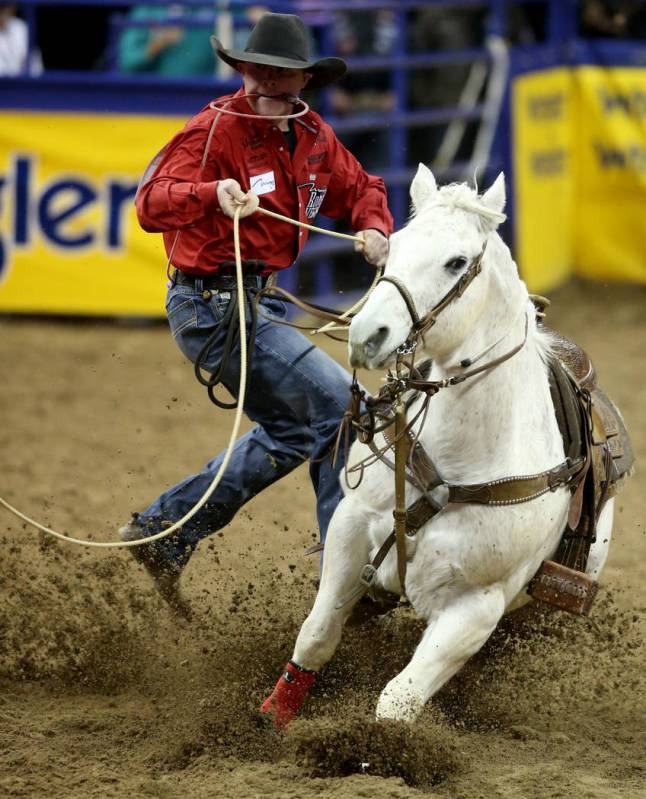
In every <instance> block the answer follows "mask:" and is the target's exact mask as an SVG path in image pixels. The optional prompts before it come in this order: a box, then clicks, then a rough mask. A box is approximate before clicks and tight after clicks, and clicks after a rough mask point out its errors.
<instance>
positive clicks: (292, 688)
mask: <svg viewBox="0 0 646 799" xmlns="http://www.w3.org/2000/svg"><path fill="white" fill-rule="evenodd" d="M365 530H366V509H365V508H363V507H362V506H361V505H359V504H358V503H356V502H354V501H353V498H352V497H346V498H344V499H343V500H342V501H341V503H340V504H339V506H338V508H337V509H336V511H335V513H334V516H333V517H332V521H331V523H330V528H329V530H328V534H327V538H326V541H325V555H324V558H323V573H322V575H321V585H320V588H319V590H318V594H317V596H316V600H315V602H314V607H313V608H312V610H311V612H310V614H309V616H308V617H307V619H306V620H305V622H304V623H303V626H302V627H301V630H300V632H299V634H298V638H297V640H296V646H295V648H294V655H293V657H292V659H291V660H290V662H289V663H288V664H287V667H286V669H285V671H284V672H283V675H282V676H281V677H280V679H279V680H278V682H277V683H276V687H275V688H274V690H273V692H272V694H271V696H270V697H269V698H268V699H266V700H265V702H263V704H262V706H261V708H260V709H261V711H262V712H268V713H271V714H272V715H273V717H274V720H275V722H276V725H277V726H278V727H281V728H284V727H286V726H287V724H289V722H290V721H291V720H292V718H294V716H295V715H296V713H297V712H298V710H299V709H300V707H301V705H302V704H303V701H304V700H305V696H306V695H307V692H308V690H309V688H310V687H311V685H312V683H313V682H314V679H315V675H316V672H317V671H319V670H320V669H321V668H322V667H323V666H324V665H325V664H326V663H327V662H328V661H329V660H330V659H331V658H332V655H333V654H334V651H335V650H336V648H337V646H338V645H339V641H340V640H341V633H342V630H343V624H344V623H345V621H346V619H347V618H348V616H349V615H350V612H351V611H352V608H353V607H354V605H355V604H356V602H357V599H358V598H359V597H358V596H356V597H354V598H353V599H352V600H350V601H348V602H346V603H344V604H343V605H342V606H341V607H337V605H339V604H340V600H341V599H342V598H344V597H345V596H346V595H348V594H349V592H351V590H352V589H353V588H354V587H355V586H356V585H357V584H358V581H359V572H360V570H361V567H362V566H363V565H364V564H365V563H367V561H368V555H369V551H370V545H369V541H368V536H367V533H366V532H365Z"/></svg>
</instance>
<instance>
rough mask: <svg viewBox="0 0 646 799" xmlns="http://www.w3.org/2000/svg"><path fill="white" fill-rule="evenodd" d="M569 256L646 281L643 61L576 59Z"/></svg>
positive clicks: (605, 272) (616, 275) (593, 268)
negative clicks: (609, 64)
mask: <svg viewBox="0 0 646 799" xmlns="http://www.w3.org/2000/svg"><path fill="white" fill-rule="evenodd" d="M577 93H578V104H579V107H580V109H581V113H580V117H579V119H580V129H579V130H578V131H577V141H578V143H579V146H578V149H577V154H578V163H577V202H576V207H575V227H576V231H577V236H576V241H575V253H574V263H575V270H576V272H577V273H578V274H581V275H585V276H587V277H591V278H608V279H614V280H630V281H639V282H642V283H646V224H645V219H646V68H628V67H621V68H619V67H613V68H610V69H608V68H602V67H591V66H586V67H579V68H578V69H577Z"/></svg>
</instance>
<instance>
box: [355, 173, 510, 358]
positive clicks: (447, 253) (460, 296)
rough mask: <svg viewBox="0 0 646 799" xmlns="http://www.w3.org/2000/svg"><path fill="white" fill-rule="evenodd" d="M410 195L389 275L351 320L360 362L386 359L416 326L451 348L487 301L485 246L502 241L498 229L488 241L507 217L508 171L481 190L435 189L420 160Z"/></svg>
mask: <svg viewBox="0 0 646 799" xmlns="http://www.w3.org/2000/svg"><path fill="white" fill-rule="evenodd" d="M410 195H411V200H412V205H413V215H412V218H411V220H410V221H409V223H408V224H407V225H406V226H405V227H404V228H403V229H402V230H400V231H398V232H397V233H395V234H393V236H392V237H391V239H390V254H389V256H388V263H387V264H386V270H385V273H384V276H383V277H382V279H381V281H380V282H379V284H378V285H377V286H376V288H375V290H374V291H373V293H372V294H371V295H370V297H369V298H368V300H367V302H366V304H365V305H364V307H363V308H362V309H361V311H360V312H359V313H358V314H357V316H356V317H355V318H354V319H353V321H352V325H351V326H350V339H349V355H350V363H351V364H352V366H355V367H358V366H365V367H367V368H369V369H375V368H380V367H383V366H386V365H387V364H389V363H390V362H391V361H392V360H393V358H394V356H395V353H396V351H397V349H398V347H400V346H401V345H402V344H403V343H404V342H405V341H406V340H407V339H408V337H409V335H410V334H411V333H415V332H417V333H418V334H420V335H421V334H422V333H423V338H424V347H425V349H426V350H427V351H428V352H429V353H430V354H431V355H433V356H434V357H441V356H442V355H448V354H450V353H451V352H453V351H455V350H456V348H457V347H458V346H459V345H460V343H461V342H462V341H463V340H464V339H465V338H466V336H467V335H468V334H469V332H470V330H471V329H472V327H473V325H474V323H475V322H476V320H477V319H478V317H479V316H480V314H481V313H482V309H483V308H484V306H485V303H486V298H487V293H488V286H489V283H490V275H489V274H488V272H489V271H490V270H489V269H488V268H487V267H486V266H485V264H486V263H487V262H488V260H491V259H487V258H486V257H485V248H487V252H488V254H489V253H490V251H491V250H492V249H496V248H500V247H501V246H503V245H502V242H501V241H500V238H499V237H498V236H497V235H496V236H495V239H496V241H495V242H490V241H489V239H490V238H494V237H493V236H492V234H494V233H495V230H496V228H497V227H498V224H499V223H500V222H502V221H504V219H505V216H504V214H503V212H502V211H503V208H504V205H505V182H504V176H503V174H502V173H501V174H500V175H499V176H498V178H497V179H496V181H495V182H494V183H493V185H492V186H491V188H490V189H489V190H488V191H486V192H485V193H484V194H482V195H480V196H479V195H478V194H477V192H476V191H474V190H473V189H471V188H469V186H467V185H466V184H453V185H450V186H445V187H443V188H440V189H438V187H437V184H436V182H435V178H434V177H433V173H432V172H431V171H430V169H428V167H426V166H424V165H423V164H420V165H419V169H418V170H417V174H416V175H415V178H414V179H413V182H412V184H411V187H410ZM508 260H509V261H511V259H510V258H509V259H508ZM483 267H484V268H483ZM480 270H482V274H480ZM514 271H515V270H514ZM454 287H455V289H454ZM447 295H448V296H447Z"/></svg>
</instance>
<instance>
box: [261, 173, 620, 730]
mask: <svg viewBox="0 0 646 799" xmlns="http://www.w3.org/2000/svg"><path fill="white" fill-rule="evenodd" d="M410 194H411V199H412V205H413V211H414V213H413V216H412V218H411V220H410V222H409V223H408V224H407V225H406V226H405V227H404V228H403V229H402V230H400V231H399V232H397V233H395V234H394V235H393V236H392V238H391V240H390V255H389V258H388V263H387V266H386V271H385V275H386V276H387V277H392V278H394V279H395V281H397V282H399V284H400V285H401V284H403V285H404V286H405V287H406V289H407V290H408V293H409V299H410V300H412V302H413V303H414V306H413V307H414V308H415V309H417V312H418V314H419V316H420V317H423V316H424V315H425V314H426V313H428V311H429V310H430V309H432V308H433V307H434V306H435V305H436V304H437V303H438V301H439V300H440V298H442V297H443V296H444V295H445V294H446V292H447V291H448V290H449V289H450V288H451V286H452V285H453V284H455V283H456V281H457V280H458V278H459V276H460V275H461V274H464V272H465V271H466V270H467V269H468V267H469V265H471V264H473V263H474V261H475V260H476V259H477V258H478V256H479V255H481V254H482V262H481V267H482V269H481V273H480V274H478V275H477V277H475V278H474V280H473V282H472V283H471V284H470V285H469V286H468V288H467V289H466V290H465V291H464V293H463V294H462V296H460V297H457V298H456V299H455V300H454V301H453V302H451V303H450V304H449V305H448V306H447V307H446V308H445V310H443V311H442V312H441V313H440V314H439V315H438V316H437V319H436V323H435V324H434V325H433V326H432V327H431V328H430V329H429V330H428V331H427V332H425V333H424V335H423V337H422V339H421V342H420V345H421V346H423V353H424V354H425V355H427V356H428V357H430V358H432V368H431V372H430V374H429V375H428V379H429V380H435V381H441V380H445V379H448V378H451V377H453V376H455V375H456V374H460V373H464V372H465V371H466V368H465V366H464V364H467V366H468V365H469V364H470V363H485V362H491V361H494V360H495V359H497V358H498V357H500V356H504V355H505V354H509V353H510V352H511V351H512V350H514V349H515V348H516V347H517V346H518V345H523V341H524V345H523V346H521V347H520V348H519V349H518V351H517V352H516V353H515V354H513V356H512V357H509V358H508V359H507V360H504V362H502V363H500V364H499V365H497V366H496V367H495V368H492V369H489V370H485V371H484V372H482V373H481V374H479V375H477V376H474V377H472V378H471V379H468V380H465V381H464V382H463V383H460V384H458V385H452V386H450V387H448V388H445V389H443V390H441V391H439V393H437V394H436V395H435V396H434V397H432V399H431V401H430V405H429V412H428V416H427V418H426V421H425V422H424V423H423V425H422V417H420V419H419V420H418V422H417V423H416V430H415V432H417V433H418V434H419V440H420V442H421V444H422V445H423V447H424V449H425V451H426V452H427V453H428V454H429V455H430V457H431V458H432V460H433V462H434V464H435V466H436V468H437V471H438V473H439V474H440V475H441V477H442V478H443V480H444V481H446V482H447V483H453V484H460V485H468V484H474V483H482V482H488V481H492V480H496V479H499V478H505V477H508V476H510V475H515V476H521V475H534V474H537V473H541V472H544V471H546V470H549V469H552V468H553V467H555V466H557V465H558V464H561V463H562V462H563V461H564V459H565V457H564V450H563V443H562V439H561V435H560V433H559V428H558V425H557V421H556V418H555V412H554V408H553V404H552V399H551V396H550V390H549V384H548V372H547V366H546V360H547V357H548V355H549V353H550V347H551V341H550V334H549V333H548V332H546V331H544V330H543V329H542V328H541V327H540V326H537V325H536V322H535V309H534V306H533V305H532V302H531V300H530V299H529V297H528V293H527V289H526V287H525V284H524V283H523V282H522V281H521V280H520V278H519V276H518V272H517V268H516V265H515V263H514V261H513V260H512V257H511V254H510V252H509V249H508V248H507V246H506V245H505V244H504V243H503V241H502V239H501V238H500V236H499V235H498V233H497V232H496V228H497V226H498V224H499V222H500V221H502V220H504V218H505V217H504V214H503V208H504V205H505V188H504V176H503V175H502V174H501V175H499V177H498V178H497V180H496V181H495V182H494V184H493V185H492V186H491V188H490V189H489V190H488V191H486V192H485V193H484V194H483V195H481V196H478V194H477V192H475V191H473V190H472V189H470V188H469V187H468V186H467V185H450V186H445V187H443V188H440V189H438V187H437V185H436V182H435V178H434V177H433V175H432V173H431V172H430V170H429V169H428V168H426V167H424V166H423V165H420V167H419V169H418V172H417V174H416V176H415V178H414V180H413V182H412V185H411V188H410ZM483 251H484V252H483ZM410 331H411V307H410V302H406V301H405V299H404V296H403V294H402V293H401V292H400V290H398V288H397V286H396V285H394V284H393V283H392V282H387V281H382V282H380V283H379V284H378V285H377V287H376V288H375V290H374V292H373V293H372V295H371V296H370V297H369V299H368V301H367V302H366V304H365V306H364V307H363V309H362V310H361V311H360V313H359V314H358V315H357V316H356V317H355V318H354V319H353V321H352V325H351V327H350V339H349V353H350V361H351V363H352V365H353V366H356V367H359V366H364V367H368V368H370V369H382V368H384V367H385V366H387V365H388V364H390V363H392V361H393V358H394V354H395V353H396V351H397V349H398V348H399V347H400V346H401V345H402V343H403V342H405V341H406V340H407V339H408V337H409V333H410ZM422 400H423V397H422V396H420V397H418V398H417V399H416V400H415V401H414V402H413V404H412V405H411V406H410V407H409V408H408V411H407V413H408V419H412V418H413V417H414V415H415V414H416V412H417V409H418V408H419V404H420V403H421V402H422ZM420 427H421V428H422V429H419V428H420ZM375 443H376V444H377V445H378V446H384V445H385V443H386V442H385V441H384V439H383V437H382V436H380V435H378V436H377V438H376V439H375ZM369 455H370V450H368V448H367V446H366V445H365V444H362V443H359V442H356V443H355V444H354V445H353V446H352V449H351V452H350V463H349V465H350V467H352V465H353V464H357V463H359V462H360V461H362V460H363V459H365V458H366V457H367V456H369ZM442 491H443V490H442V488H439V489H436V492H435V498H436V500H437V501H438V502H439V503H440V504H443V505H444V507H443V509H442V510H441V511H440V512H439V513H437V515H435V516H433V518H431V519H430V521H428V522H427V523H426V524H425V525H424V526H423V527H422V528H421V529H420V530H419V531H418V532H417V534H416V535H415V536H414V537H407V541H406V555H407V566H408V568H407V574H406V580H405V591H406V595H407V597H408V599H409V600H410V603H411V605H412V607H413V608H414V610H415V611H416V613H417V614H418V615H419V616H420V617H422V618H423V619H425V620H426V622H427V627H426V630H425V632H424V635H423V636H422V639H421V641H420V643H419V645H418V647H417V649H416V651H415V653H414V655H413V657H412V659H411V661H410V662H409V664H408V665H407V666H406V668H405V669H404V670H403V671H402V672H401V673H400V674H398V675H397V676H396V677H395V678H394V679H392V680H391V681H390V682H389V683H388V684H387V685H386V687H385V688H384V690H383V691H382V693H381V696H380V698H379V702H378V705H377V711H376V715H377V718H378V719H400V720H407V721H412V720H414V719H415V718H416V717H417V716H418V715H419V713H420V712H421V710H422V708H423V707H424V705H425V703H426V702H427V701H428V700H429V699H430V698H431V697H432V696H433V695H434V694H435V693H436V692H437V691H438V690H439V689H440V688H441V687H442V685H444V683H446V681H447V680H449V679H450V678H451V677H452V676H453V675H454V674H455V673H456V672H457V671H458V669H460V667H461V666H462V665H463V664H464V663H465V662H466V661H467V660H468V659H469V658H470V657H471V656H472V655H473V654H475V653H476V652H477V651H478V650H479V649H480V648H481V647H482V645H483V644H484V643H485V641H486V640H487V639H488V638H489V636H490V635H491V633H492V632H493V630H494V629H495V627H496V625H497V624H498V622H499V620H500V618H501V617H502V615H503V614H504V613H505V611H506V610H508V609H510V607H511V606H512V604H514V603H515V601H516V600H517V599H520V595H521V592H523V591H524V589H525V587H526V586H527V584H528V582H529V581H530V580H531V578H532V577H533V576H534V574H535V573H536V571H537V570H538V568H539V566H540V565H541V562H542V561H543V560H545V559H549V558H550V557H551V556H552V555H553V553H554V552H555V550H556V548H557V546H558V544H559V540H560V538H561V534H562V532H563V530H564V527H565V524H566V520H567V516H568V507H569V504H570V498H571V493H570V490H569V489H568V488H567V487H566V486H562V487H559V488H557V489H556V490H554V491H547V492H546V493H544V494H542V495H541V496H539V497H537V498H535V499H532V500H530V501H526V502H522V503H520V504H515V505H506V506H502V507H495V506H490V505H487V506H485V505H480V504H453V503H451V502H449V503H448V504H446V492H444V494H443V493H442ZM344 493H345V497H344V499H343V500H342V501H341V503H340V504H339V506H338V508H337V510H336V512H335V514H334V516H333V519H332V522H331V525H330V529H329V532H328V536H327V540H326V542H325V558H324V564H323V573H322V577H321V584H320V588H319V591H318V595H317V597H316V601H315V603H314V607H313V609H312V611H311V613H310V615H309V616H308V618H307V619H306V621H305V622H304V624H303V626H302V628H301V631H300V633H299V635H298V639H297V641H296V646H295V649H294V654H293V658H292V660H291V661H290V662H289V663H288V665H287V669H286V671H285V672H284V674H283V676H282V677H281V678H280V680H279V681H278V684H277V686H276V688H275V690H274V692H273V693H272V695H271V696H270V697H269V699H267V700H266V701H265V703H264V704H263V706H262V708H261V710H262V711H270V712H272V713H273V714H274V716H275V721H276V723H277V724H278V726H279V727H285V726H286V725H287V723H288V722H289V721H290V720H291V718H293V716H294V715H295V713H296V712H297V710H298V708H299V707H300V705H301V704H302V702H303V700H304V697H305V694H306V693H307V690H308V689H309V686H310V685H311V684H312V682H313V681H314V677H315V673H316V672H318V671H319V670H320V669H322V668H323V666H324V665H325V664H326V663H327V662H328V661H329V660H330V659H331V658H332V656H333V654H334V651H335V649H336V647H337V645H338V643H339V641H340V638H341V632H342V627H343V624H344V622H345V621H346V619H347V618H348V616H349V615H350V612H351V610H352V607H353V605H354V604H355V603H356V600H357V598H358V596H355V598H354V601H352V600H351V601H344V597H346V598H347V597H348V596H349V595H351V594H352V590H353V589H354V588H355V586H356V585H357V583H358V578H359V574H360V572H361V569H362V567H363V566H364V565H365V564H366V563H369V562H370V561H371V560H372V558H373V557H374V556H375V553H376V552H377V551H378V549H379V548H380V546H381V545H382V543H383V542H384V540H385V539H386V538H387V537H388V535H389V534H390V532H391V530H392V527H393V507H394V505H395V495H394V479H393V472H392V470H391V469H390V468H389V467H388V466H387V465H386V464H384V463H383V462H381V461H377V462H374V463H373V464H372V465H370V466H369V467H368V468H367V469H366V471H365V475H364V478H363V480H362V482H361V483H360V485H359V486H358V487H357V488H354V489H353V488H348V487H347V486H344ZM420 493H421V492H420V491H419V490H418V489H416V488H415V487H414V486H412V485H409V484H407V486H406V501H407V505H410V503H411V502H412V501H414V500H415V499H417V498H418V497H419V496H420ZM612 516H613V500H610V501H608V502H607V504H606V505H605V508H604V510H603V512H602V514H601V517H600V519H599V523H598V527H597V538H596V543H595V544H593V546H592V549H591V551H590V556H589V559H588V567H587V571H588V574H590V575H591V576H593V577H597V576H598V575H599V572H600V571H601V569H602V568H603V565H604V563H605V560H606V555H607V550H608V544H609V540H610V532H611V527H612ZM375 584H377V585H378V586H379V587H381V588H383V589H385V590H386V591H388V592H393V593H396V594H399V593H400V586H399V580H398V570H397V557H396V553H395V550H394V548H393V549H391V551H390V552H389V554H388V555H387V556H386V558H385V560H384V561H383V563H382V565H381V566H380V567H379V568H378V570H377V573H376V581H375ZM523 596H524V597H525V598H526V595H523Z"/></svg>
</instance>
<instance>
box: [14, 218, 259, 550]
mask: <svg viewBox="0 0 646 799" xmlns="http://www.w3.org/2000/svg"><path fill="white" fill-rule="evenodd" d="M241 210H242V209H241V208H237V209H236V212H235V216H234V218H233V240H234V245H235V256H236V283H237V288H238V296H244V286H243V282H242V259H241V256H240V227H239V226H240V211H241ZM244 306H245V303H244V302H239V303H238V319H239V322H240V385H239V389H238V396H239V397H244V395H245V393H246V390H247V341H246V336H245V334H244V333H245V325H246V323H245V309H244ZM241 421H242V403H241V402H240V403H238V407H237V408H236V415H235V419H234V422H233V427H232V428H231V435H230V436H229V443H228V445H227V449H226V452H225V453H224V458H223V460H222V463H221V464H220V468H219V469H218V472H217V474H216V475H215V477H214V478H213V480H212V481H211V485H210V486H209V487H208V488H207V489H206V491H205V492H204V494H203V496H202V498H201V499H200V500H198V502H197V503H196V504H195V505H194V506H193V507H192V508H191V509H190V510H189V511H188V513H186V514H185V515H184V516H183V517H182V518H181V519H179V521H176V522H175V523H174V524H173V525H172V526H171V527H169V528H168V529H167V530H162V531H160V532H159V533H155V534H154V535H151V536H147V537H146V538H140V539H136V540H134V541H89V540H87V539H83V538H74V537H73V536H69V535H65V534H64V533H60V532H58V531H57V530H52V528H50V527H46V526H45V525H43V524H40V523H39V522H37V521H35V520H34V519H32V518H30V517H29V516H27V515H25V514H24V513H21V511H19V510H18V509H17V508H14V507H13V505H10V504H9V503H8V502H7V501H6V500H5V499H3V497H0V505H2V506H3V507H4V508H6V509H7V510H8V511H9V512H10V513H13V514H14V516H17V517H18V518H19V519H22V521H24V522H26V523H27V524H29V525H31V526H32V527H35V528H36V529H37V530H40V531H41V532H43V533H47V534H48V535H52V536H54V538H58V539H60V540H61V541H67V542H68V543H70V544H80V545H81V546H86V547H100V548H102V549H117V548H122V547H136V546H142V545H143V544H150V543H151V542H153V541H159V540H160V539H161V538H166V537H167V536H169V535H172V534H173V533H174V532H175V531H176V530H178V529H179V528H180V527H182V525H184V524H186V522H187V521H188V520H189V519H192V518H193V516H195V514H196V513H197V512H198V511H199V510H200V508H202V507H203V506H204V505H205V504H206V502H207V501H208V499H209V497H210V496H211V494H212V493H213V492H214V491H215V489H216V488H217V486H218V484H219V482H220V480H221V479H222V475H223V474H224V471H225V469H226V468H227V466H228V464H229V460H230V459H231V453H232V451H233V445H234V444H235V442H236V439H237V438H238V431H239V429H240V422H241Z"/></svg>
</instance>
